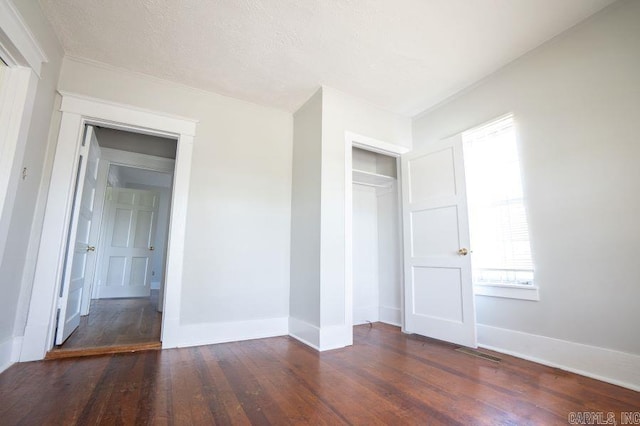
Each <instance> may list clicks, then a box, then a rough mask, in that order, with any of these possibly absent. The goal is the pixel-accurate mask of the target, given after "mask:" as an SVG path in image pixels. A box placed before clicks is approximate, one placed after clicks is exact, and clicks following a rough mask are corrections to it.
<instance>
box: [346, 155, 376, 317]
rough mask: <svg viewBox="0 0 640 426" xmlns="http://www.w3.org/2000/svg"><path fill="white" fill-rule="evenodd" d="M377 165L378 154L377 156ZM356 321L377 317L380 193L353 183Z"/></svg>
mask: <svg viewBox="0 0 640 426" xmlns="http://www.w3.org/2000/svg"><path fill="white" fill-rule="evenodd" d="M373 164H374V166H375V158H374V163H373ZM352 229H353V324H354V325H357V324H364V323H366V322H376V321H378V306H379V305H380V298H379V291H378V285H379V278H378V249H379V247H378V197H377V195H376V189H375V188H372V187H368V186H362V185H357V184H354V185H353V228H352Z"/></svg>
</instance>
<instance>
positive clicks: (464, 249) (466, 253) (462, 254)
mask: <svg viewBox="0 0 640 426" xmlns="http://www.w3.org/2000/svg"><path fill="white" fill-rule="evenodd" d="M468 254H469V250H467V249H466V248H464V247H463V248H461V249H460V250H458V255H460V256H466V255H468Z"/></svg>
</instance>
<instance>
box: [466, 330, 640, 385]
mask: <svg viewBox="0 0 640 426" xmlns="http://www.w3.org/2000/svg"><path fill="white" fill-rule="evenodd" d="M477 327H478V346H481V347H483V348H486V349H490V350H494V351H496V352H502V353H505V354H507V355H513V356H516V357H518V358H523V359H526V360H529V361H533V362H537V363H539V364H543V365H548V366H550V367H556V368H560V369H562V370H566V371H570V372H572V373H576V374H580V375H583V376H587V377H591V378H593V379H597V380H602V381H603V382H607V383H612V384H614V385H618V386H622V387H625V388H629V389H633V390H635V391H640V355H635V354H629V353H625V352H619V351H614V350H611V349H605V348H600V347H596V346H589V345H584V344H581V343H573V342H568V341H566V340H560V339H554V338H551V337H545V336H539V335H536V334H529V333H523V332H520V331H514V330H508V329H504V328H498V327H491V326H488V325H482V324H478V325H477Z"/></svg>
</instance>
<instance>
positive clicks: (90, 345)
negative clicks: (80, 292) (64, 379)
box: [47, 290, 162, 359]
mask: <svg viewBox="0 0 640 426" xmlns="http://www.w3.org/2000/svg"><path fill="white" fill-rule="evenodd" d="M157 303H158V291H157V290H152V291H151V296H150V297H139V298H132V299H95V300H92V301H91V309H90V310H89V315H87V316H84V317H82V318H81V319H80V326H79V327H78V329H77V330H76V331H74V332H73V334H72V335H71V336H69V338H68V339H67V340H66V341H65V342H64V343H63V344H62V345H61V346H57V347H56V348H54V349H53V350H52V351H50V352H49V353H48V354H47V358H48V359H54V358H66V357H75V356H83V355H95V354H100V353H118V352H131V351H136V350H147V349H160V347H161V343H160V328H161V325H162V314H161V313H159V312H157V310H156V306H157Z"/></svg>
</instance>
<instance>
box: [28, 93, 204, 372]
mask: <svg viewBox="0 0 640 426" xmlns="http://www.w3.org/2000/svg"><path fill="white" fill-rule="evenodd" d="M62 105H63V107H62V120H61V124H60V132H59V136H58V145H57V148H56V153H55V159H54V164H53V170H52V173H51V183H50V187H49V193H48V195H47V204H46V211H45V216H44V221H43V228H42V235H41V239H40V248H39V251H38V261H37V264H36V271H35V277H34V282H33V291H32V297H31V302H30V305H29V315H28V318H27V325H26V327H25V335H24V343H23V347H22V351H21V354H20V360H21V361H31V360H39V359H42V358H44V356H45V354H46V352H47V351H48V350H49V349H51V348H52V347H53V335H54V331H55V320H56V310H57V302H58V297H57V296H58V294H59V292H60V282H61V274H62V268H63V263H64V248H65V246H66V240H67V232H68V227H69V218H70V212H71V207H72V206H71V204H72V200H73V188H74V180H75V173H74V172H75V168H76V164H77V161H78V155H79V149H80V144H81V139H82V135H83V132H84V127H85V125H86V124H101V125H106V126H107V127H118V128H125V129H127V130H133V131H138V132H144V133H148V134H155V135H160V134H164V135H165V136H173V137H174V138H176V139H177V140H178V147H177V153H176V163H175V172H174V180H173V193H172V199H173V202H172V204H171V213H170V229H169V237H168V244H167V262H166V265H167V267H166V269H167V270H166V276H165V283H166V291H165V301H164V315H163V321H162V339H163V347H171V344H172V341H171V339H167V340H165V339H164V338H165V335H167V336H176V335H178V334H179V331H178V329H179V327H180V324H179V319H180V309H181V305H180V297H181V294H182V269H183V256H184V246H185V229H186V215H187V201H188V195H189V179H190V176H191V156H192V150H193V140H194V138H193V134H194V133H195V126H196V121H195V120H190V121H181V120H179V119H177V118H170V117H167V115H166V114H161V113H160V114H158V113H154V112H149V111H143V110H140V109H138V108H134V107H130V106H128V105H121V104H115V103H111V102H103V101H101V100H93V99H89V98H87V97H84V96H75V95H73V94H68V93H65V94H64V95H63V99H62Z"/></svg>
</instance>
